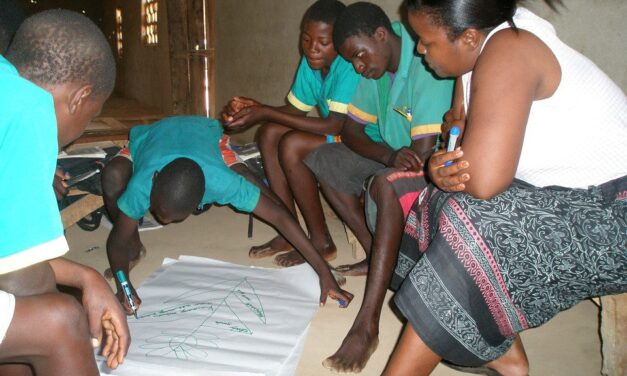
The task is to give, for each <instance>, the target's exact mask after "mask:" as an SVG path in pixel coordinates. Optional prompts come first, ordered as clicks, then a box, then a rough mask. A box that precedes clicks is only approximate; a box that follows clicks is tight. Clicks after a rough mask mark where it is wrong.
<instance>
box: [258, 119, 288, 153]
mask: <svg viewBox="0 0 627 376" xmlns="http://www.w3.org/2000/svg"><path fill="white" fill-rule="evenodd" d="M285 132H286V128H285V127H283V126H282V125H279V124H275V123H265V124H263V125H262V126H261V127H259V131H258V133H257V137H258V141H259V147H260V148H261V149H262V150H263V149H266V148H268V147H271V146H272V145H274V146H275V147H276V145H278V143H279V140H280V139H281V137H282V136H283V135H284V134H285Z"/></svg>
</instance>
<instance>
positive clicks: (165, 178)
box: [151, 158, 205, 214]
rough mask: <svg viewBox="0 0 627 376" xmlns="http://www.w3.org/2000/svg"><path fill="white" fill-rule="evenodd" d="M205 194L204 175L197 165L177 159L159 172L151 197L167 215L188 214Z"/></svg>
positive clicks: (191, 161)
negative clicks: (152, 196)
mask: <svg viewBox="0 0 627 376" xmlns="http://www.w3.org/2000/svg"><path fill="white" fill-rule="evenodd" d="M204 194H205V175H204V174H203V172H202V169H201V168H200V166H199V165H198V163H196V162H194V161H193V160H191V159H189V158H177V159H175V160H173V161H172V162H170V163H168V164H167V165H165V167H163V168H162V169H161V171H159V173H158V174H157V176H156V177H155V180H154V182H153V185H152V192H151V195H154V198H155V199H156V200H157V201H158V202H159V207H160V208H162V209H164V210H166V211H167V212H168V213H169V214H189V213H191V212H192V211H194V209H196V208H197V207H198V205H200V201H201V200H202V197H203V195H204Z"/></svg>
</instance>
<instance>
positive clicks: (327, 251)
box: [274, 244, 337, 268]
mask: <svg viewBox="0 0 627 376" xmlns="http://www.w3.org/2000/svg"><path fill="white" fill-rule="evenodd" d="M316 249H318V252H319V253H320V256H322V258H324V259H325V260H327V261H333V260H335V258H336V257H337V248H335V244H332V245H329V246H326V247H324V248H322V250H320V249H319V248H316ZM305 262H306V260H305V258H304V257H303V256H302V255H301V254H300V252H298V251H291V252H287V253H284V254H282V255H278V256H277V257H275V258H274V263H275V264H277V265H279V266H282V267H284V268H289V267H290V266H294V265H300V264H304V263H305Z"/></svg>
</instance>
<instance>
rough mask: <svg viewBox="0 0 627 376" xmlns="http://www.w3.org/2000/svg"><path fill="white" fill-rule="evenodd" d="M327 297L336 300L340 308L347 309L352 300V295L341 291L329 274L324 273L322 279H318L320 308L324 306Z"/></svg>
mask: <svg viewBox="0 0 627 376" xmlns="http://www.w3.org/2000/svg"><path fill="white" fill-rule="evenodd" d="M327 274H328V275H327ZM327 297H330V298H331V299H334V300H337V301H338V302H339V303H340V307H342V308H346V307H348V305H349V304H350V302H351V300H353V294H351V293H350V292H348V291H344V290H342V289H341V288H340V286H338V284H337V282H336V281H335V278H333V275H332V274H331V272H329V273H325V275H324V276H323V277H320V306H324V305H325V304H326V302H327Z"/></svg>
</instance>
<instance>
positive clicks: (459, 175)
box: [429, 147, 470, 192]
mask: <svg viewBox="0 0 627 376" xmlns="http://www.w3.org/2000/svg"><path fill="white" fill-rule="evenodd" d="M463 155H464V152H463V151H462V149H461V147H459V148H457V149H455V150H453V151H451V152H447V151H446V150H443V149H442V150H439V151H436V152H435V153H433V155H431V158H430V159H429V177H430V178H431V182H432V183H433V184H435V185H436V186H437V187H438V188H439V189H440V190H442V191H445V192H461V191H463V190H464V189H466V185H465V183H466V182H467V181H468V180H470V174H469V173H467V172H464V170H466V169H467V168H468V167H469V166H470V163H469V162H468V161H466V160H459V158H461V157H462V156H463ZM449 161H450V162H452V164H451V165H450V166H444V164H445V163H446V162H449Z"/></svg>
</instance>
